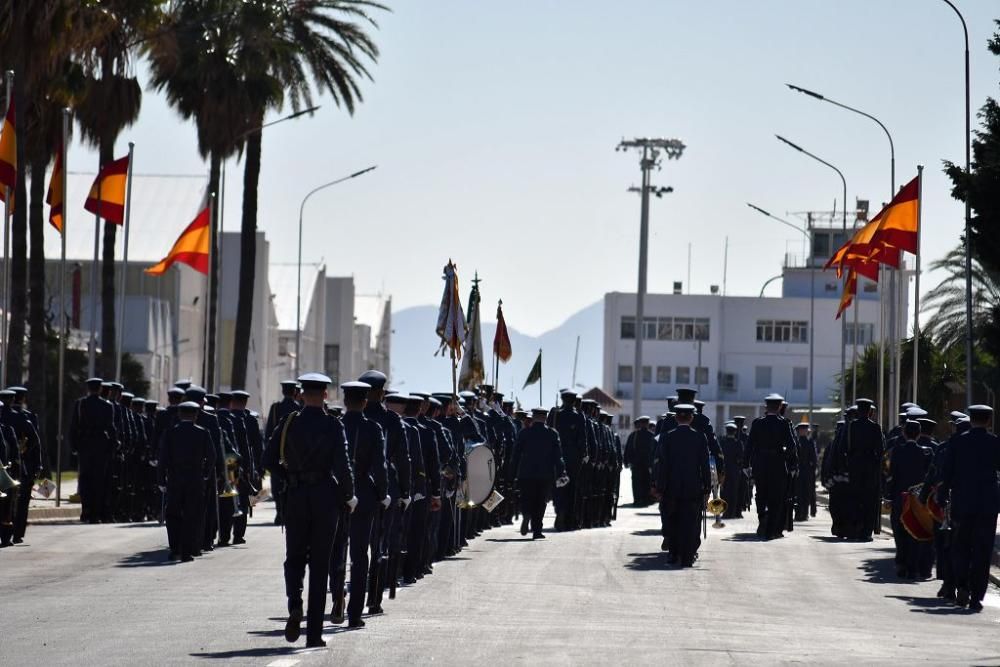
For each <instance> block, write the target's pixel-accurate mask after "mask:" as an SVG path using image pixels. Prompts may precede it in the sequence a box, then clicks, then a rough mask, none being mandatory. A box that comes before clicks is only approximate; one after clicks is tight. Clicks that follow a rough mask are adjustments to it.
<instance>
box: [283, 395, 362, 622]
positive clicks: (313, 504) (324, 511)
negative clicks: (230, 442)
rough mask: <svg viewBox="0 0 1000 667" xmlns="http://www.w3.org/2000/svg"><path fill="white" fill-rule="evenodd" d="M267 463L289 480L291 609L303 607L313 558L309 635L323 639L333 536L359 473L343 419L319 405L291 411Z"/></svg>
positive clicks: (287, 533)
mask: <svg viewBox="0 0 1000 667" xmlns="http://www.w3.org/2000/svg"><path fill="white" fill-rule="evenodd" d="M286 422H287V425H286ZM282 450H283V451H282ZM264 467H265V468H266V469H267V470H268V471H269V472H270V473H271V475H272V476H276V477H279V478H281V479H282V480H283V481H284V482H285V483H286V485H287V490H286V491H285V500H284V503H285V594H286V595H287V596H288V609H289V612H292V611H293V610H301V609H302V580H303V578H304V577H305V570H306V564H307V563H308V564H309V603H308V607H307V610H306V637H307V638H308V639H309V640H310V641H319V640H321V639H322V634H323V612H324V610H325V606H326V586H327V575H328V572H329V567H330V551H331V549H332V547H333V536H334V533H336V531H337V523H338V520H339V519H340V514H341V511H342V508H343V506H344V503H346V502H348V501H349V500H350V499H351V498H353V497H354V476H353V472H352V470H351V463H350V460H349V458H348V453H347V437H346V435H345V433H344V426H343V424H341V423H340V420H338V419H336V418H334V417H331V416H330V415H328V414H326V413H325V412H324V411H323V409H322V408H318V407H305V408H302V410H301V411H299V412H295V413H291V414H289V415H288V416H287V417H286V418H285V421H283V422H281V423H280V424H276V425H275V427H274V429H273V431H272V434H271V439H270V440H268V442H267V448H266V450H265V451H264Z"/></svg>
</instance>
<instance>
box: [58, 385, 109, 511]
mask: <svg viewBox="0 0 1000 667" xmlns="http://www.w3.org/2000/svg"><path fill="white" fill-rule="evenodd" d="M103 382H104V381H103V380H102V379H101V378H90V379H88V380H87V395H86V396H84V397H83V398H79V399H77V401H76V403H75V404H74V405H73V412H72V414H71V416H70V424H69V438H70V444H71V446H72V448H73V451H74V452H76V455H77V460H78V461H79V466H80V471H79V472H80V476H79V478H78V480H77V485H78V490H79V493H80V503H81V505H82V509H81V512H80V521H82V522H84V523H98V522H100V521H101V520H102V519H110V516H109V514H108V508H107V506H106V505H105V498H106V489H107V486H108V484H109V482H110V478H109V473H110V470H109V464H110V462H111V453H112V451H113V449H114V443H115V440H116V439H117V436H116V429H115V418H114V408H113V407H112V406H111V404H110V403H108V402H107V401H106V400H104V399H103V398H101V395H100V394H101V385H102V384H103Z"/></svg>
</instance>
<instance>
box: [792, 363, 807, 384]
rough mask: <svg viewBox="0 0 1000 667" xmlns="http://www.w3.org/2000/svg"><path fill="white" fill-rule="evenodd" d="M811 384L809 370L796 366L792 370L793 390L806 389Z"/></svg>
mask: <svg viewBox="0 0 1000 667" xmlns="http://www.w3.org/2000/svg"><path fill="white" fill-rule="evenodd" d="M808 383H809V369H808V368H804V367H802V366H796V367H795V368H793V369H792V389H806V388H807V386H808Z"/></svg>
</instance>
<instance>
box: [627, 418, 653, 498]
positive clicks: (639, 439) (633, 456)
mask: <svg viewBox="0 0 1000 667" xmlns="http://www.w3.org/2000/svg"><path fill="white" fill-rule="evenodd" d="M649 421H650V420H649V417H645V416H643V417H639V418H638V419H636V420H634V421H633V422H632V424H633V426H635V429H634V430H633V431H632V432H631V433H629V435H628V438H627V439H626V440H625V452H624V454H623V455H622V460H623V463H624V465H625V467H626V468H629V469H630V470H631V471H632V504H633V505H635V506H636V507H648V506H649V505H651V504H652V502H653V499H652V497H651V496H650V493H649V491H650V489H651V488H652V486H653V481H652V478H651V476H650V469H651V466H652V464H653V448H654V447H656V438H655V437H654V436H653V434H652V433H651V432H650V430H649Z"/></svg>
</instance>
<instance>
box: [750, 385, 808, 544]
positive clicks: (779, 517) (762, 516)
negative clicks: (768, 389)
mask: <svg viewBox="0 0 1000 667" xmlns="http://www.w3.org/2000/svg"><path fill="white" fill-rule="evenodd" d="M783 400H784V399H782V397H781V396H780V395H778V394H769V395H768V396H767V397H765V398H764V406H765V408H764V412H765V413H764V416H763V417H758V418H757V419H755V420H753V423H752V424H751V425H750V435H749V437H748V438H747V449H746V460H747V462H748V463H749V464H750V468H751V471H752V473H751V474H752V475H753V479H754V483H755V484H756V485H757V518H758V524H757V535H758V536H760V537H762V538H763V539H765V540H771V539H774V538H778V537H783V534H782V530H783V528H784V526H785V502H786V492H787V490H788V475H789V472H790V471H791V470H792V469H794V466H795V463H796V461H795V440H794V439H793V437H792V430H791V428H790V427H789V424H788V421H787V420H785V418H784V417H781V416H780V415H779V411H780V410H781V403H782V402H783Z"/></svg>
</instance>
